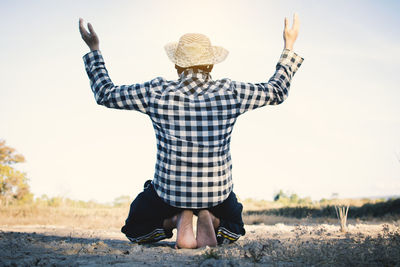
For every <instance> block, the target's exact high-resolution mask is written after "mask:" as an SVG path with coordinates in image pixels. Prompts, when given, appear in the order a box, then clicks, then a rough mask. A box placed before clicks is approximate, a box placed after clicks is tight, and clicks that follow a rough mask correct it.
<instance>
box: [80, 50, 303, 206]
mask: <svg viewBox="0 0 400 267" xmlns="http://www.w3.org/2000/svg"><path fill="white" fill-rule="evenodd" d="M83 59H84V62H85V67H86V72H87V74H88V76H89V79H90V83H91V88H92V91H93V93H94V96H95V99H96V101H97V103H98V104H99V105H104V106H106V107H109V108H116V109H132V110H137V111H140V112H142V113H145V114H147V115H148V116H149V117H150V119H151V121H152V123H153V127H154V130H155V133H156V138H157V162H156V166H155V174H154V179H153V184H154V188H155V190H156V192H157V194H158V195H159V196H160V197H161V198H162V199H163V200H164V201H165V202H166V203H168V204H170V205H172V206H175V207H180V208H194V209H196V208H208V207H213V206H216V205H218V204H219V203H221V202H223V201H224V200H225V199H226V198H227V197H228V195H229V193H230V192H231V191H232V187H233V184H232V174H231V169H232V163H231V155H230V149H229V146H230V140H231V133H232V128H233V125H234V124H235V122H236V119H237V117H238V116H239V115H241V114H243V113H244V112H246V111H248V110H252V109H255V108H258V107H262V106H265V105H277V104H280V103H282V102H283V101H284V100H285V99H286V97H287V95H288V92H289V86H290V81H291V79H292V77H293V75H294V74H295V72H296V71H297V69H298V68H299V67H300V65H301V63H302V62H303V58H301V57H299V56H298V55H296V54H295V53H294V52H293V51H289V50H284V51H283V53H282V55H281V57H280V59H279V62H278V64H277V66H276V72H275V74H274V75H273V76H272V77H271V78H270V80H269V81H268V82H266V83H258V84H251V83H243V82H236V81H232V80H230V79H221V80H216V81H214V80H212V79H211V76H210V74H209V73H206V72H202V71H200V70H199V71H193V70H186V71H184V72H183V73H182V74H181V75H180V77H179V79H178V80H174V81H167V80H165V79H164V78H161V77H157V78H155V79H153V80H151V81H149V82H145V83H143V84H133V85H122V86H116V85H114V84H113V83H112V81H111V79H110V77H109V76H108V72H107V69H106V68H105V65H104V60H103V57H102V55H101V53H100V51H93V52H90V53H88V54H86V55H85V56H84V57H83Z"/></svg>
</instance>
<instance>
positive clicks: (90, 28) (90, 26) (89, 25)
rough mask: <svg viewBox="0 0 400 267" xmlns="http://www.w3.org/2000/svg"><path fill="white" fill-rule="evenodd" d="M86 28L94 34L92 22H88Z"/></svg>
mask: <svg viewBox="0 0 400 267" xmlns="http://www.w3.org/2000/svg"><path fill="white" fill-rule="evenodd" d="M88 28H89V32H90V34H91V35H96V32H95V31H94V29H93V26H92V24H90V23H88Z"/></svg>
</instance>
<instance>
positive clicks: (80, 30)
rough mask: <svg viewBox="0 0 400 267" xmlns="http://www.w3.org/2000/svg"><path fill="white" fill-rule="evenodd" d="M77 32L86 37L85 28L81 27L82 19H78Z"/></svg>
mask: <svg viewBox="0 0 400 267" xmlns="http://www.w3.org/2000/svg"><path fill="white" fill-rule="evenodd" d="M79 32H80V33H81V35H82V37H84V36H85V37H86V36H88V35H89V33H88V32H87V31H86V29H85V27H84V26H83V19H82V18H80V19H79Z"/></svg>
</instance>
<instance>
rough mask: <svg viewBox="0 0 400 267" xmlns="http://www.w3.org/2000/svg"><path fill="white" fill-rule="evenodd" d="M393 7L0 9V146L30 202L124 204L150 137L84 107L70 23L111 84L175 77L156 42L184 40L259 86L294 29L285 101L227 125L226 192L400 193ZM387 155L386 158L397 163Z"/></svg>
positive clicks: (71, 5)
mask: <svg viewBox="0 0 400 267" xmlns="http://www.w3.org/2000/svg"><path fill="white" fill-rule="evenodd" d="M398 10H400V2H399V1H361V0H360V1H338V0H335V1H316V0H315V1H312V0H304V1H263V0H258V1H257V0H254V1H209V0H206V1H191V0H185V1H184V0H181V1H178V0H168V1H162V0H148V1H119V0H117V1H99V0H97V1H94V0H93V1H79V2H78V1H73V2H71V1H40V0H39V1H11V0H10V1H8V0H3V1H1V2H0V25H1V26H0V34H1V42H0V77H1V86H0V122H1V123H0V139H4V140H6V144H7V145H9V146H11V147H14V148H15V149H17V151H18V152H20V153H22V154H23V155H24V156H25V158H26V163H23V164H20V165H16V166H15V167H16V168H18V169H19V170H22V171H24V172H26V173H27V177H28V178H29V184H30V187H31V191H32V192H33V193H34V194H35V195H36V196H41V195H43V194H46V195H48V196H61V197H69V198H72V199H79V200H95V201H98V202H112V201H113V200H114V199H115V198H117V197H118V196H121V195H128V196H130V197H132V198H134V197H135V196H136V195H137V194H138V193H139V192H140V191H141V190H142V188H143V183H144V182H145V181H146V180H147V179H151V178H152V177H153V174H154V165H155V159H156V143H155V135H154V132H153V128H152V125H151V121H150V119H149V118H148V117H147V116H146V115H144V114H141V113H139V112H135V111H122V110H112V109H107V108H105V107H102V106H99V105H97V104H96V102H95V100H94V97H93V94H92V92H91V89H90V85H89V80H88V78H87V75H86V72H85V69H84V64H83V60H82V56H83V55H84V54H85V53H87V52H88V51H89V49H88V48H87V46H86V45H85V43H84V42H83V41H82V40H81V38H80V35H79V31H78V19H79V17H82V18H83V19H84V20H85V22H91V23H92V24H93V26H94V29H95V30H96V32H97V34H98V36H99V38H100V50H101V51H102V53H103V56H104V58H105V62H106V66H107V69H108V71H109V74H110V77H111V79H112V80H113V82H114V83H115V84H118V85H121V84H133V83H142V82H146V81H149V80H151V79H153V78H155V77H158V76H162V77H164V78H166V79H169V80H173V79H177V74H176V72H175V69H174V65H173V63H172V62H170V61H169V60H168V57H167V56H166V54H165V52H164V49H163V47H164V45H165V44H167V43H169V42H173V41H178V39H179V37H180V36H181V35H183V34H185V33H188V32H199V33H203V34H206V35H207V36H209V37H210V39H211V42H212V43H213V44H214V45H220V46H223V47H225V48H226V49H227V50H229V52H230V53H229V55H228V57H227V59H226V60H225V61H224V62H222V63H220V64H218V65H216V66H215V67H214V69H213V71H212V77H213V79H215V80H216V79H221V78H226V77H228V78H230V79H232V80H237V81H243V82H253V83H256V82H263V81H267V80H268V79H269V78H270V77H271V76H272V74H273V73H274V70H275V65H276V63H277V61H278V59H279V56H280V53H281V52H282V48H283V39H282V31H283V21H284V17H289V18H290V21H292V16H293V13H294V12H297V13H298V14H299V18H300V21H301V26H300V32H299V37H298V39H297V42H296V44H295V46H294V51H295V52H296V53H297V54H298V55H300V56H302V57H303V58H304V63H303V65H302V66H301V68H300V69H299V70H298V72H297V73H296V75H295V76H294V78H293V81H292V86H291V89H290V94H289V98H288V99H287V100H286V101H285V102H284V103H283V104H281V105H279V106H267V107H263V108H260V109H257V110H254V111H251V112H248V113H246V114H244V115H242V116H241V117H239V118H238V121H237V123H236V125H235V128H234V130H233V135H232V141H231V152H232V159H233V181H234V191H235V192H236V194H237V195H238V196H239V198H241V199H245V198H256V199H266V200H272V198H273V196H274V194H275V193H277V192H278V191H279V190H280V189H283V190H284V191H286V192H289V193H297V194H298V195H299V196H300V197H311V198H312V199H314V200H319V199H321V198H330V197H331V196H332V195H333V194H338V195H339V197H343V198H344V197H351V198H358V197H376V196H393V195H399V194H400V116H399V115H400V105H399V100H400V87H399V82H400V75H399V74H398V69H399V61H400V53H399V52H398V51H399V48H400V17H399V16H398V14H397V13H398ZM396 155H397V156H396Z"/></svg>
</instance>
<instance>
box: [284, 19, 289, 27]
mask: <svg viewBox="0 0 400 267" xmlns="http://www.w3.org/2000/svg"><path fill="white" fill-rule="evenodd" d="M288 24H289V20H288V18H286V17H285V30H286V29H287V28H288Z"/></svg>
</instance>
